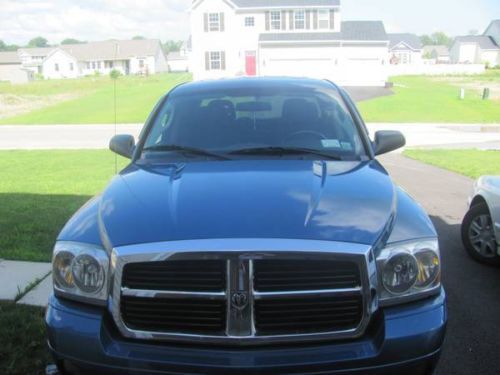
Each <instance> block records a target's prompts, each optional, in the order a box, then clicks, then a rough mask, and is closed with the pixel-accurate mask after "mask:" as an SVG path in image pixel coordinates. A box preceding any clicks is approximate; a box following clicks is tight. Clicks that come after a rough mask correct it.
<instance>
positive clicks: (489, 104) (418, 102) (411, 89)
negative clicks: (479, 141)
mask: <svg viewBox="0 0 500 375" xmlns="http://www.w3.org/2000/svg"><path fill="white" fill-rule="evenodd" d="M451 78H452V77H450V80H451ZM464 79H466V80H467V81H473V80H474V79H477V80H479V81H486V82H495V83H499V82H500V73H499V72H498V71H491V72H488V73H487V74H485V75H482V76H474V77H466V78H464ZM391 80H392V82H393V83H394V85H395V86H394V89H393V91H394V95H391V96H385V97H379V98H376V99H373V100H369V101H365V102H361V103H360V104H359V108H360V111H361V113H362V114H363V117H364V119H365V121H367V122H403V123H405V122H406V123H408V122H437V123H500V100H482V99H481V97H480V95H479V94H478V93H477V92H474V91H473V90H469V91H467V93H468V94H467V95H466V97H465V100H460V99H459V90H460V89H459V87H458V86H454V85H453V84H451V83H450V82H446V80H443V77H439V79H436V78H433V77H424V76H405V77H393V78H392V79H391Z"/></svg>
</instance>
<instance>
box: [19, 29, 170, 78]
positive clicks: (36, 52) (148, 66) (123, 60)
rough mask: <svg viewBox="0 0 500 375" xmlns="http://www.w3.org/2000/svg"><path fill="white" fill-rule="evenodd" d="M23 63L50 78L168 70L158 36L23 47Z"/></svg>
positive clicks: (20, 52) (27, 67)
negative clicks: (112, 72) (45, 46)
mask: <svg viewBox="0 0 500 375" xmlns="http://www.w3.org/2000/svg"><path fill="white" fill-rule="evenodd" d="M19 57H20V59H21V62H22V65H23V67H24V68H26V69H30V70H32V71H33V72H34V73H38V74H42V75H43V77H44V78H47V79H59V78H76V77H82V76H86V75H92V74H96V73H99V74H108V73H109V72H110V71H111V70H113V69H117V70H119V71H120V72H121V73H122V74H144V75H146V74H155V73H159V72H166V71H167V70H168V65H167V59H166V57H165V54H164V53H163V49H162V47H161V43H160V41H159V40H157V39H142V40H107V41H101V42H89V43H83V44H66V45H61V46H58V47H51V48H23V49H20V50H19Z"/></svg>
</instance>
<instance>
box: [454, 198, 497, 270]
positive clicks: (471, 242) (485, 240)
mask: <svg viewBox="0 0 500 375" xmlns="http://www.w3.org/2000/svg"><path fill="white" fill-rule="evenodd" d="M462 242H463V244H464V246H465V250H467V253H469V255H470V256H471V257H472V258H473V259H475V260H477V261H479V262H482V263H486V264H490V265H494V266H500V256H499V255H498V251H497V250H498V244H497V242H496V239H495V232H494V228H493V221H492V219H491V215H490V211H489V210H488V206H487V205H486V203H479V204H477V205H474V206H472V207H471V208H470V209H469V211H468V212H467V213H466V214H465V217H464V220H463V222H462Z"/></svg>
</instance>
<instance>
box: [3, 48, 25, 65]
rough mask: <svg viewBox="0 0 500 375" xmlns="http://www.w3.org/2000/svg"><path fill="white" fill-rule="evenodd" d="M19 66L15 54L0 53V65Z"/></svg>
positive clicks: (18, 60) (19, 61) (17, 56)
mask: <svg viewBox="0 0 500 375" xmlns="http://www.w3.org/2000/svg"><path fill="white" fill-rule="evenodd" d="M11 64H21V59H20V58H19V55H18V54H17V52H15V51H14V52H0V65H11Z"/></svg>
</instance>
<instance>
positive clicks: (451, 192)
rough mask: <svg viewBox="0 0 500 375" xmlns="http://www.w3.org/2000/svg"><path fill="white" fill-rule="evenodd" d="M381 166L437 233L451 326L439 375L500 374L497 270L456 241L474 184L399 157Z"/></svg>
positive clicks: (499, 276) (393, 156)
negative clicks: (472, 256) (424, 213)
mask: <svg viewBox="0 0 500 375" xmlns="http://www.w3.org/2000/svg"><path fill="white" fill-rule="evenodd" d="M380 161H381V163H382V164H383V165H384V166H385V167H386V168H387V170H388V171H389V173H390V174H391V175H392V177H393V179H394V180H395V181H396V182H397V183H398V184H399V185H400V186H402V187H403V188H404V189H405V190H406V191H407V192H408V193H410V194H411V195H412V196H413V197H414V198H415V199H416V200H417V201H418V202H420V203H421V204H422V205H423V206H424V208H425V209H426V210H427V212H428V213H429V215H430V216H431V218H432V220H433V222H434V224H435V225H436V228H437V230H438V233H439V237H440V246H441V256H442V264H443V284H444V286H445V289H446V292H447V294H448V313H449V321H448V332H447V336H446V341H445V345H444V350H443V353H442V357H441V361H440V363H439V367H438V371H437V374H438V375H442V374H498V373H500V354H499V352H498V344H499V342H500V268H499V269H497V268H492V267H488V266H484V265H481V264H478V263H476V262H474V261H472V260H471V259H470V258H469V257H468V256H467V255H466V253H465V250H464V249H463V247H462V243H461V240H460V222H461V220H462V217H463V215H464V214H465V211H466V210H467V207H466V202H467V196H468V194H469V192H470V191H471V187H472V180H470V179H469V178H466V177H463V176H460V175H457V174H455V173H452V172H447V171H444V170H442V169H439V168H435V167H432V166H428V165H425V164H422V163H420V162H417V161H413V160H410V159H407V158H405V157H403V156H401V155H399V154H389V155H386V156H384V157H381V158H380Z"/></svg>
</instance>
